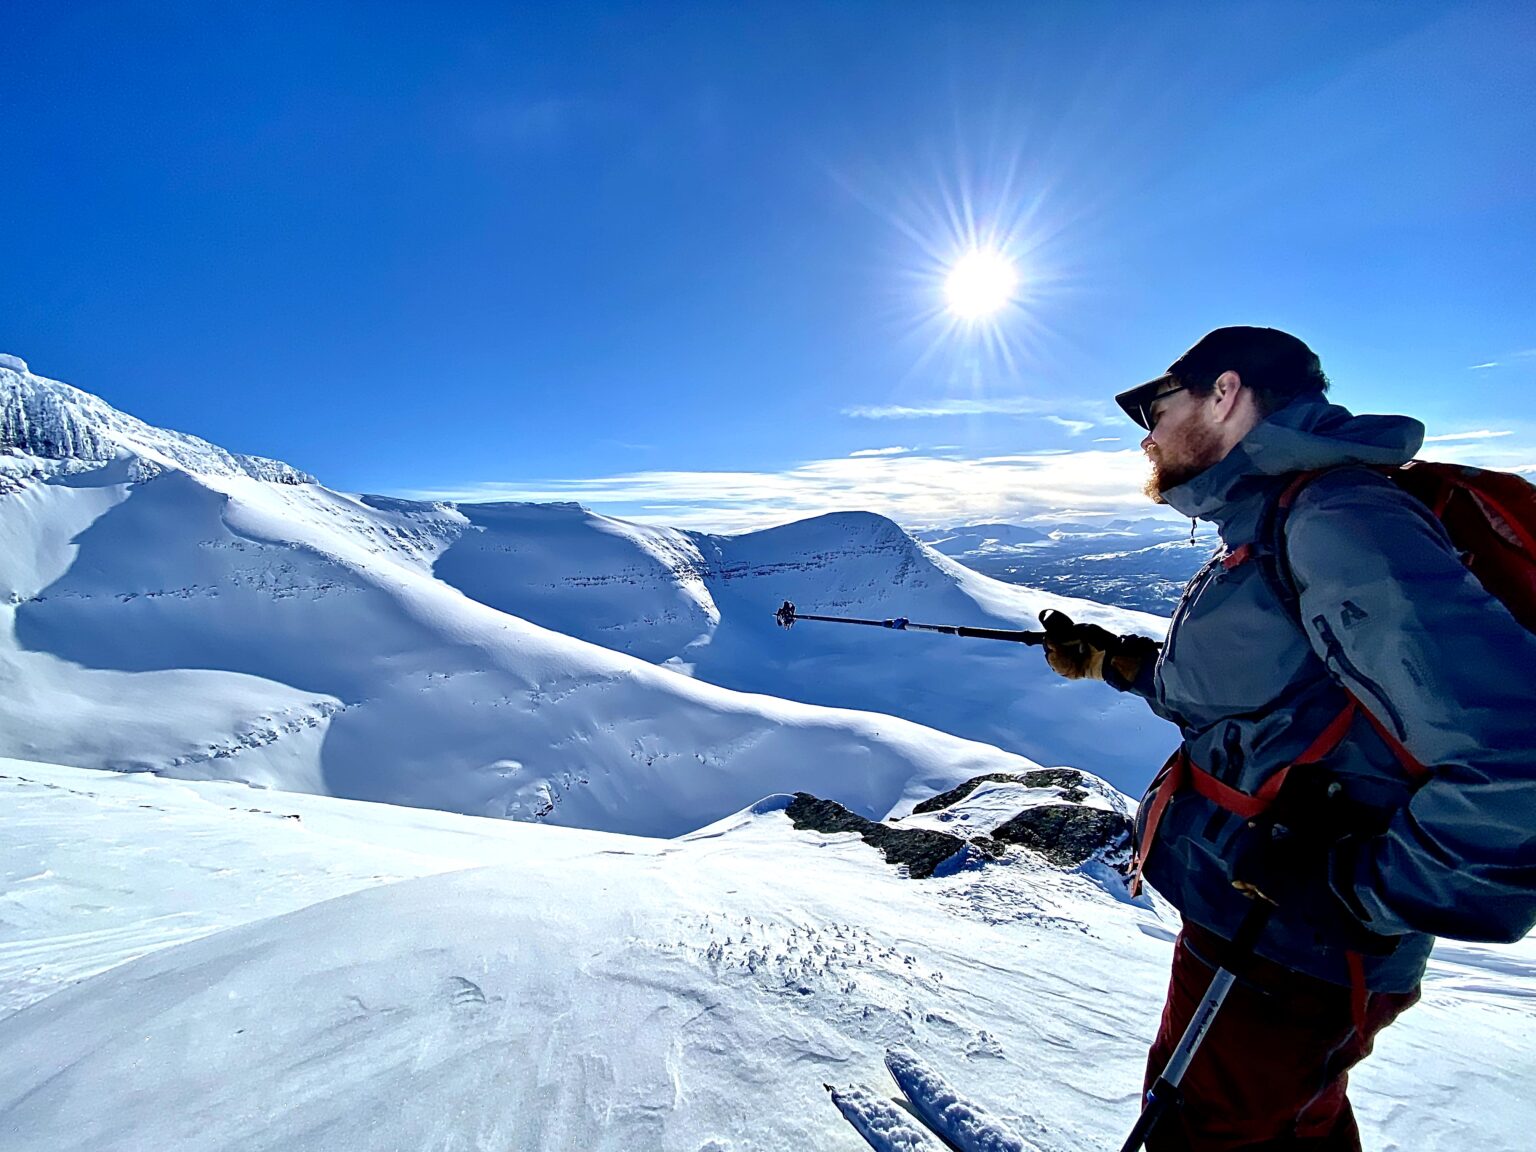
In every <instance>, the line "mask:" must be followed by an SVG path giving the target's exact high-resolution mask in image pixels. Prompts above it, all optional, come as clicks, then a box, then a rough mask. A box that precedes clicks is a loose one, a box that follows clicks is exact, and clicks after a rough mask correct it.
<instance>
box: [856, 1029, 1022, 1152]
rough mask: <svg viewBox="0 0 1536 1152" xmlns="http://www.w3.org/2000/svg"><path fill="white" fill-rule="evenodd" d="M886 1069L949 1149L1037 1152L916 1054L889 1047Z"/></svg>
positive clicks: (965, 1151) (916, 1110)
mask: <svg viewBox="0 0 1536 1152" xmlns="http://www.w3.org/2000/svg"><path fill="white" fill-rule="evenodd" d="M885 1066H886V1068H887V1069H888V1070H889V1071H890V1073H891V1079H893V1080H895V1081H896V1086H897V1087H898V1088H900V1089H901V1091H902V1095H904V1096H905V1097H906V1098H907V1099H908V1100H909V1101H911V1103H912V1110H913V1112H914V1113H915V1114H916V1115H917V1117H918V1119H920V1120H921V1121H922V1122H923V1123H924V1124H926V1125H927V1126H928V1127H929V1128H930V1129H932V1131H933V1132H934V1133H935V1134H936V1135H937V1136H938V1137H939V1139H941V1140H942V1141H944V1143H945V1144H946V1145H948V1146H949V1147H951V1148H958V1149H960V1150H961V1152H1038V1149H1037V1148H1035V1146H1034V1145H1032V1144H1030V1143H1027V1142H1026V1141H1024V1140H1022V1139H1020V1138H1019V1137H1018V1136H1016V1135H1014V1134H1013V1132H1011V1131H1010V1130H1009V1128H1008V1126H1007V1125H1006V1124H1004V1123H1003V1122H1002V1121H1000V1120H998V1119H997V1118H996V1117H994V1116H992V1115H991V1114H989V1113H988V1112H987V1110H986V1109H985V1108H983V1107H982V1106H981V1105H979V1104H977V1103H976V1102H975V1101H972V1100H968V1099H966V1098H965V1097H964V1096H962V1095H960V1093H958V1092H956V1091H955V1090H954V1089H953V1088H951V1087H950V1086H949V1083H948V1082H947V1081H946V1080H945V1079H944V1077H942V1076H940V1075H939V1074H938V1073H937V1072H935V1071H934V1070H933V1069H932V1068H930V1067H928V1065H927V1064H925V1063H924V1062H923V1061H922V1060H920V1059H919V1058H918V1057H917V1055H916V1054H915V1053H913V1052H910V1051H908V1050H907V1049H905V1048H892V1049H890V1050H889V1051H888V1052H886V1054H885Z"/></svg>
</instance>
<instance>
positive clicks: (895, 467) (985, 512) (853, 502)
mask: <svg viewBox="0 0 1536 1152" xmlns="http://www.w3.org/2000/svg"><path fill="white" fill-rule="evenodd" d="M1146 469H1147V465H1146V460H1145V458H1144V457H1143V456H1142V454H1141V453H1140V452H1136V451H1132V450H1128V449H1127V450H1118V451H1107V450H1091V451H1081V452H1065V451H1057V452H1051V453H1046V452H1035V453H1019V454H1015V455H1009V456H992V457H987V458H985V459H949V458H944V457H939V456H932V455H916V454H907V455H899V456H898V455H880V456H860V457H839V458H836V459H829V460H811V461H806V462H805V463H802V464H799V465H796V466H795V467H793V468H789V469H787V470H785V471H782V472H702V471H701V472H687V471H672V472H665V471H645V472H630V473H624V474H621V475H614V476H600V477H592V478H585V479H572V480H543V481H527V482H497V483H485V484H474V485H470V486H467V487H465V488H461V489H453V490H444V489H437V490H429V491H414V492H403V493H398V495H403V496H407V497H411V498H414V499H421V500H449V501H459V502H473V501H487V500H526V501H538V502H548V501H562V500H578V501H580V502H582V503H584V504H587V505H589V506H593V507H600V508H601V509H602V511H604V512H608V513H611V514H614V515H618V516H631V517H635V518H638V519H649V520H661V521H663V522H665V523H667V524H671V525H673V526H675V527H679V528H699V529H707V530H713V531H725V532H736V531H746V530H749V529H753V528H762V527H767V526H768V525H771V524H782V523H784V522H786V521H789V520H798V519H803V518H805V517H807V516H816V515H820V514H822V513H826V512H837V511H846V510H848V509H864V510H867V511H871V512H878V513H881V514H882V515H885V516H889V517H890V518H891V519H893V520H895V521H896V522H897V523H899V524H904V525H908V526H910V527H914V528H918V527H932V526H939V525H944V524H963V523H984V522H991V521H1013V522H1019V521H1021V520H1023V519H1024V518H1026V517H1030V516H1040V515H1049V514H1051V513H1054V512H1057V511H1059V510H1060V509H1062V508H1074V509H1082V510H1084V511H1085V512H1090V511H1091V512H1098V513H1102V514H1114V515H1123V514H1128V513H1142V514H1145V513H1148V512H1151V511H1152V509H1151V507H1150V505H1148V503H1147V501H1146V498H1145V497H1144V496H1142V495H1141V487H1142V484H1143V482H1144V481H1145V479H1146Z"/></svg>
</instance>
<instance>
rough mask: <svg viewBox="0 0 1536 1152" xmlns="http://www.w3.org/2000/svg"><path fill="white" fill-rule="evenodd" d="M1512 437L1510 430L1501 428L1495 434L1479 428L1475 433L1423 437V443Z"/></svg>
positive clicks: (1450, 433) (1512, 432)
mask: <svg viewBox="0 0 1536 1152" xmlns="http://www.w3.org/2000/svg"><path fill="white" fill-rule="evenodd" d="M1513 435H1514V431H1513V429H1510V428H1502V429H1500V430H1499V431H1497V432H1494V431H1492V430H1490V429H1487V428H1479V429H1478V430H1477V431H1476V432H1446V433H1444V434H1442V435H1440V436H1426V437H1424V443H1426V444H1444V443H1447V442H1448V441H1451V440H1492V439H1494V438H1495V437H1497V436H1513Z"/></svg>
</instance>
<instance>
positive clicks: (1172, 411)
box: [1141, 385, 1224, 504]
mask: <svg viewBox="0 0 1536 1152" xmlns="http://www.w3.org/2000/svg"><path fill="white" fill-rule="evenodd" d="M1207 399H1208V397H1205V396H1198V395H1196V394H1195V393H1193V392H1190V391H1189V390H1187V389H1185V388H1182V387H1179V386H1177V385H1170V386H1169V387H1168V388H1166V389H1165V390H1164V391H1162V392H1160V393H1159V394H1158V396H1157V397H1156V398H1155V399H1153V401H1152V403H1151V404H1150V405H1149V408H1148V417H1149V420H1150V422H1151V424H1152V430H1151V431H1150V432H1148V433H1147V434H1146V436H1145V437H1144V438H1143V439H1142V441H1141V450H1142V451H1143V452H1145V453H1146V454H1147V459H1148V460H1149V461H1150V462H1151V464H1152V475H1151V476H1149V477H1148V478H1147V483H1146V486H1145V487H1144V488H1143V489H1142V491H1143V492H1145V493H1146V494H1147V495H1148V496H1149V497H1151V499H1152V500H1153V502H1154V503H1157V504H1166V503H1167V501H1166V500H1165V499H1164V498H1163V493H1164V492H1166V491H1168V489H1170V488H1177V487H1178V486H1179V485H1180V484H1184V483H1187V482H1188V481H1190V480H1193V479H1194V478H1195V477H1196V476H1198V475H1200V473H1202V472H1204V471H1205V470H1206V469H1207V468H1209V467H1210V466H1211V465H1212V464H1215V463H1216V462H1217V461H1219V460H1220V459H1221V458H1222V456H1223V455H1224V453H1223V452H1222V448H1221V442H1220V439H1219V437H1218V436H1217V433H1216V428H1215V426H1214V424H1212V423H1211V422H1210V420H1209V418H1208V413H1207V411H1206V408H1207V406H1206V404H1205V401H1206V400H1207Z"/></svg>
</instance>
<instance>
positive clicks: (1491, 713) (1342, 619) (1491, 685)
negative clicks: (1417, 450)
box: [1286, 469, 1536, 941]
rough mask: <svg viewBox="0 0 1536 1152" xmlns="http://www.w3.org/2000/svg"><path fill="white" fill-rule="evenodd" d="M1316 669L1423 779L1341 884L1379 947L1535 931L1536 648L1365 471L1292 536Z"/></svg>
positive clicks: (1310, 501)
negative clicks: (1409, 938)
mask: <svg viewBox="0 0 1536 1152" xmlns="http://www.w3.org/2000/svg"><path fill="white" fill-rule="evenodd" d="M1286 538H1287V555H1288V560H1289V563H1290V567H1291V571H1292V574H1293V575H1294V577H1295V580H1296V584H1297V587H1298V589H1299V590H1300V594H1301V614H1302V623H1303V625H1304V627H1305V628H1306V631H1307V635H1308V639H1309V640H1310V641H1311V643H1312V646H1313V648H1314V649H1315V651H1316V652H1317V654H1318V655H1319V656H1320V657H1321V658H1322V659H1323V660H1325V661H1326V662H1327V664H1328V667H1329V669H1330V670H1331V671H1332V672H1333V674H1334V675H1335V676H1336V677H1338V679H1339V680H1340V681H1341V682H1343V683H1344V685H1345V686H1346V687H1348V688H1349V689H1350V690H1351V691H1352V692H1353V693H1354V694H1355V696H1356V697H1357V698H1358V699H1359V700H1360V702H1361V704H1363V705H1364V706H1365V707H1366V708H1368V709H1369V710H1370V711H1371V712H1372V713H1373V714H1374V715H1375V717H1376V718H1377V720H1379V721H1380V722H1381V723H1382V724H1383V725H1385V726H1386V727H1387V728H1388V729H1389V730H1390V731H1392V732H1393V734H1394V735H1396V737H1397V738H1398V739H1399V740H1400V741H1401V742H1402V743H1403V745H1404V746H1405V747H1406V748H1407V749H1408V751H1409V752H1411V753H1412V754H1413V755H1414V757H1415V758H1416V759H1417V760H1419V762H1420V763H1422V764H1424V765H1425V766H1426V767H1427V768H1428V769H1429V771H1430V776H1429V778H1428V779H1427V781H1426V782H1424V783H1423V784H1422V785H1421V786H1420V787H1419V788H1418V790H1417V791H1416V792H1415V793H1414V795H1413V798H1412V800H1411V801H1410V802H1409V803H1408V804H1407V805H1406V806H1405V807H1403V808H1401V809H1399V810H1398V812H1397V813H1396V814H1395V816H1394V818H1393V819H1392V822H1391V824H1390V826H1389V827H1388V828H1387V830H1386V831H1385V832H1384V833H1382V834H1381V835H1379V836H1375V837H1372V838H1369V839H1365V840H1362V841H1359V842H1358V843H1356V844H1354V845H1353V846H1352V847H1353V850H1352V851H1350V852H1347V853H1344V854H1340V855H1338V856H1336V857H1335V860H1334V874H1333V883H1334V887H1335V889H1336V890H1337V891H1338V892H1339V894H1340V895H1341V896H1343V897H1344V898H1345V899H1346V901H1347V902H1348V903H1349V904H1351V906H1353V907H1354V908H1355V911H1356V913H1357V914H1362V913H1363V915H1362V919H1363V920H1364V922H1365V924H1366V926H1367V927H1368V928H1370V929H1371V930H1372V931H1375V932H1379V933H1382V934H1385V935H1400V934H1402V933H1404V932H1408V931H1415V932H1427V933H1431V934H1434V935H1444V936H1451V937H1456V938H1460V939H1465V940H1499V941H1513V940H1518V939H1520V938H1521V937H1523V936H1524V935H1525V934H1526V933H1527V932H1529V931H1530V930H1531V928H1532V926H1533V924H1536V634H1532V633H1530V632H1528V631H1526V630H1525V629H1524V628H1523V627H1522V626H1521V625H1520V624H1519V623H1517V622H1516V621H1515V619H1514V617H1513V616H1511V615H1510V614H1509V612H1508V610H1507V609H1506V608H1505V607H1504V606H1503V604H1502V603H1500V602H1499V601H1498V600H1496V599H1495V598H1493V597H1492V596H1491V595H1489V593H1488V592H1486V591H1485V590H1484V589H1483V587H1482V585H1481V584H1480V583H1478V581H1477V578H1476V577H1475V576H1473V575H1472V574H1471V572H1470V571H1469V570H1468V569H1467V568H1466V567H1465V566H1464V565H1463V564H1462V563H1461V561H1460V559H1459V558H1458V557H1457V555H1456V552H1455V550H1454V548H1453V547H1452V545H1451V542H1450V540H1449V538H1448V537H1447V536H1446V534H1445V530H1444V529H1443V528H1442V527H1441V525H1440V523H1439V521H1438V520H1436V519H1435V517H1434V516H1433V514H1432V513H1431V512H1430V511H1429V509H1427V508H1426V507H1425V506H1424V505H1423V504H1421V503H1420V502H1419V501H1418V500H1416V499H1415V498H1414V497H1412V496H1410V495H1409V494H1407V493H1405V492H1403V491H1402V490H1401V489H1399V488H1398V487H1397V485H1396V484H1394V483H1393V482H1392V481H1391V480H1390V479H1388V478H1386V477H1384V476H1379V475H1375V474H1371V473H1366V472H1362V471H1359V470H1353V469H1352V470H1348V471H1343V472H1335V473H1331V474H1329V475H1326V476H1323V477H1321V478H1319V479H1318V480H1316V481H1314V482H1313V483H1312V484H1311V485H1309V486H1308V487H1307V488H1306V489H1305V490H1304V491H1303V492H1302V494H1301V496H1300V497H1299V498H1298V499H1297V501H1296V504H1295V506H1294V508H1293V509H1292V512H1291V515H1290V516H1289V518H1288V520H1287V524H1286Z"/></svg>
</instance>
